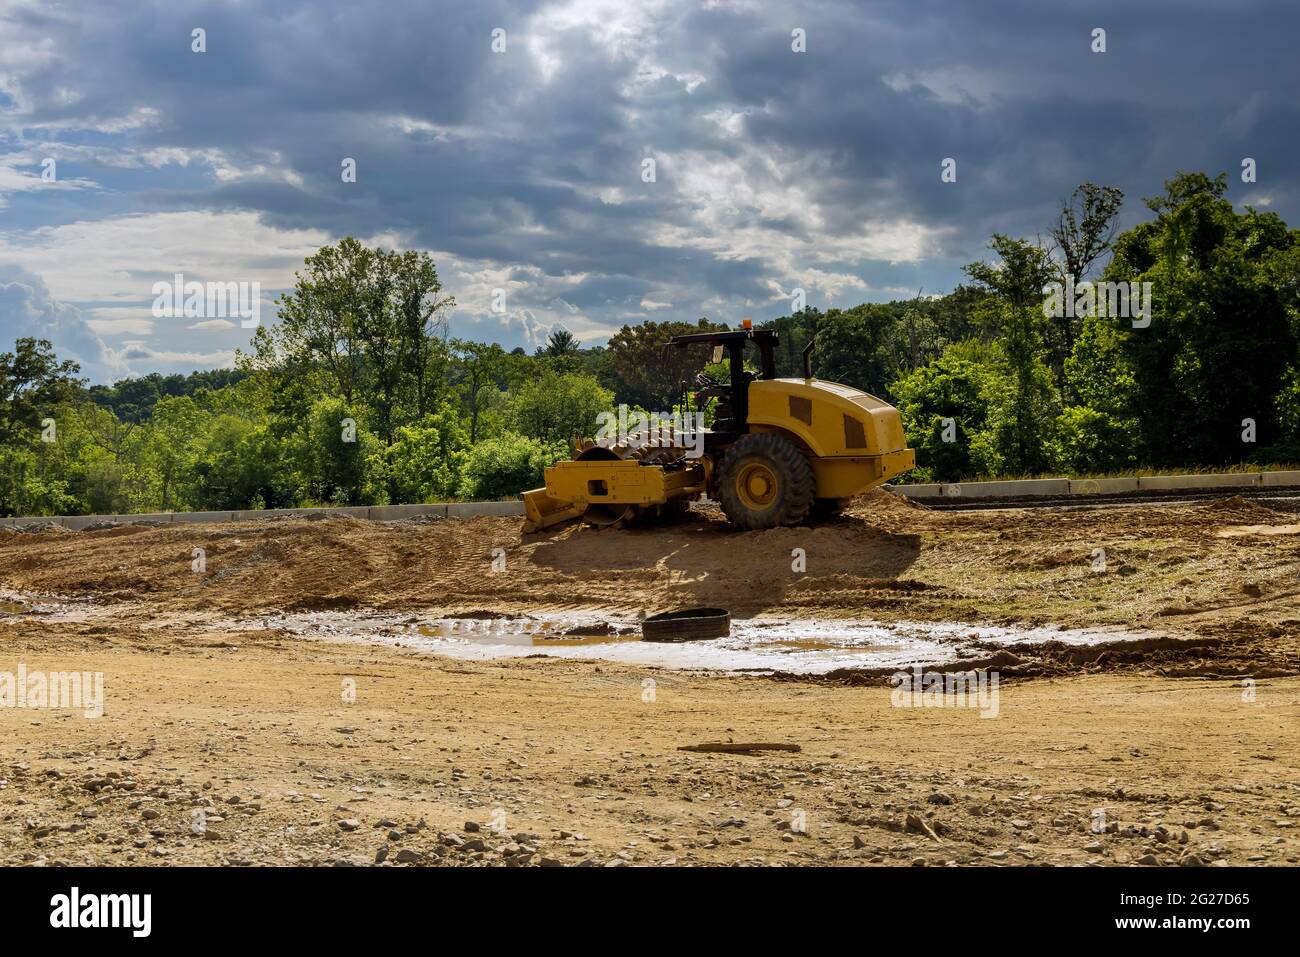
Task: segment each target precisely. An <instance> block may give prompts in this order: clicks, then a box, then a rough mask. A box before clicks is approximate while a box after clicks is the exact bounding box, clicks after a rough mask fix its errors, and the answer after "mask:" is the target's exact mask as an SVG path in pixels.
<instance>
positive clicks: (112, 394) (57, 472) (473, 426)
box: [0, 173, 1300, 514]
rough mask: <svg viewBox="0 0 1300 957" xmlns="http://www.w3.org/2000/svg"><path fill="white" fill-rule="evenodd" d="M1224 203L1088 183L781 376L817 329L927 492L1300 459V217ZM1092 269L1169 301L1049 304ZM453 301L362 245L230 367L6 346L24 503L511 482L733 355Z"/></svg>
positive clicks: (4, 449) (7, 441) (440, 491)
mask: <svg viewBox="0 0 1300 957" xmlns="http://www.w3.org/2000/svg"><path fill="white" fill-rule="evenodd" d="M1225 193H1226V178H1225V177H1223V176H1220V177H1218V178H1215V179H1211V178H1209V177H1207V176H1205V175H1203V174H1198V173H1192V174H1179V175H1178V176H1176V177H1175V178H1174V179H1172V180H1171V181H1169V182H1168V183H1167V184H1166V189H1165V193H1164V194H1163V195H1161V196H1158V197H1155V198H1153V199H1150V200H1147V207H1148V208H1149V209H1150V211H1151V213H1152V217H1151V218H1150V219H1148V220H1147V221H1145V222H1143V223H1141V224H1139V225H1138V226H1135V227H1133V228H1132V229H1130V230H1127V231H1125V232H1123V233H1119V234H1117V233H1116V225H1115V224H1116V220H1117V215H1118V212H1119V210H1120V208H1121V203H1122V200H1123V197H1122V195H1121V194H1120V193H1119V191H1118V190H1116V189H1114V188H1112V187H1100V186H1095V185H1093V184H1084V185H1083V186H1081V187H1079V189H1078V190H1076V191H1075V192H1074V194H1073V195H1072V196H1071V197H1070V198H1069V200H1067V201H1066V202H1065V203H1064V204H1063V206H1062V209H1061V213H1060V216H1059V218H1058V220H1057V221H1056V222H1055V223H1052V224H1048V235H1049V237H1050V239H1049V240H1048V241H1045V242H1042V243H1038V242H1030V241H1028V240H1024V239H1017V238H1013V237H1007V236H1001V235H995V236H994V237H993V239H992V241H991V243H990V246H991V250H992V252H993V254H994V256H993V259H994V261H993V262H992V263H985V262H979V263H972V264H971V265H969V266H968V267H966V273H967V277H968V282H966V283H965V284H963V285H961V286H959V287H958V288H957V289H956V290H954V291H953V292H951V293H950V294H948V295H944V296H932V297H918V298H916V299H914V300H906V301H898V302H890V303H867V304H863V305H860V306H856V307H854V308H852V309H844V310H840V309H830V310H827V311H825V312H822V311H819V310H817V309H811V308H809V309H804V310H802V311H800V312H798V313H796V314H793V315H787V316H783V317H780V318H776V319H771V320H768V321H767V322H765V323H762V325H767V326H773V327H775V328H777V329H779V330H780V332H781V333H782V336H781V345H780V348H779V351H778V356H777V359H778V371H779V372H780V373H781V374H783V375H800V374H801V371H800V370H801V358H800V355H801V352H802V349H803V347H804V345H805V344H806V343H807V342H808V341H809V339H810V338H812V337H815V338H816V346H815V351H814V374H815V375H817V376H818V377H820V378H824V379H829V380H832V381H837V382H842V383H845V384H848V385H852V386H855V387H859V388H862V389H864V390H865V391H868V392H871V393H874V394H876V395H880V396H882V397H884V398H886V399H888V400H889V401H891V402H894V403H895V404H897V405H898V406H899V408H900V409H901V410H902V412H903V416H904V420H905V424H906V428H907V431H908V437H909V441H910V443H911V444H912V445H913V446H914V447H915V448H916V449H917V460H918V468H917V469H916V471H915V472H914V473H912V474H911V475H910V476H909V477H908V478H909V480H913V481H924V480H931V479H937V480H943V481H950V480H963V479H972V478H980V477H990V476H995V475H1003V474H1016V475H1029V474H1042V473H1048V472H1053V471H1058V472H1067V473H1073V474H1080V473H1095V472H1107V471H1121V470H1129V469H1137V468H1143V467H1158V468H1169V467H1185V468H1189V469H1192V468H1199V467H1222V466H1225V465H1230V464H1236V463H1241V462H1254V463H1259V464H1269V463H1279V464H1280V463H1294V462H1300V357H1298V355H1297V342H1298V341H1300V238H1298V237H1300V233H1298V232H1297V231H1296V230H1289V229H1288V228H1287V226H1286V224H1285V223H1284V222H1283V221H1282V220H1281V219H1280V218H1279V217H1278V216H1277V215H1276V214H1273V213H1267V212H1263V213H1261V212H1258V211H1255V210H1247V211H1246V212H1244V213H1238V212H1236V211H1235V210H1234V209H1233V207H1232V204H1231V203H1230V202H1229V201H1228V200H1227V199H1226V198H1225ZM1089 280H1095V281H1101V282H1114V283H1119V282H1123V283H1125V284H1126V287H1125V288H1126V289H1127V288H1133V289H1136V290H1141V289H1142V288H1143V286H1142V284H1144V283H1146V284H1149V287H1146V288H1149V290H1150V297H1149V299H1147V300H1146V301H1145V303H1144V304H1143V307H1142V309H1143V311H1142V313H1141V315H1140V316H1135V315H1131V314H1123V313H1124V309H1123V308H1122V307H1123V306H1125V305H1130V306H1132V305H1134V303H1131V302H1128V303H1126V302H1123V301H1120V302H1118V306H1119V307H1120V308H1116V306H1117V302H1116V300H1115V298H1114V296H1113V295H1112V296H1111V298H1110V300H1107V298H1106V297H1105V296H1101V297H1098V301H1097V302H1096V303H1095V308H1093V309H1092V310H1091V311H1089V309H1088V308H1086V307H1087V303H1086V301H1085V300H1084V299H1083V298H1080V299H1079V301H1078V303H1077V305H1078V306H1079V308H1077V309H1075V308H1067V309H1065V310H1064V313H1063V314H1048V311H1046V310H1045V309H1044V303H1045V301H1047V302H1051V301H1052V300H1051V299H1050V297H1048V296H1047V295H1045V292H1044V290H1045V289H1047V288H1049V284H1051V283H1053V282H1057V283H1060V284H1061V285H1062V286H1063V287H1064V288H1066V289H1071V288H1075V289H1077V288H1079V287H1080V285H1081V284H1083V283H1085V281H1089ZM1128 284H1137V285H1136V286H1129V285H1128ZM1059 300H1060V297H1059V296H1058V297H1057V299H1056V301H1057V304H1058V305H1059ZM453 304H454V302H453V300H452V299H451V298H450V297H448V296H445V295H444V293H443V290H442V286H441V283H440V281H439V279H438V275H437V271H436V269H435V267H434V264H433V263H432V261H431V260H430V259H429V257H428V256H427V255H426V254H423V253H417V252H404V253H398V252H393V251H386V250H382V249H369V248H366V247H365V246H363V245H361V244H360V243H358V242H357V241H356V240H353V239H350V238H348V239H344V240H342V241H341V242H339V243H338V244H337V245H334V246H326V247H323V248H322V249H321V250H319V251H318V252H317V253H316V254H315V255H314V256H311V257H309V258H308V259H307V261H306V263H305V266H304V269H303V270H302V271H301V272H300V273H299V274H297V276H296V282H295V286H294V289H293V291H292V292H291V293H289V294H288V295H286V296H284V297H283V298H282V300H281V302H280V303H279V321H278V322H277V323H276V324H275V325H274V326H270V327H262V328H260V329H258V330H257V332H256V334H255V336H254V338H253V342H252V345H251V348H250V350H249V351H248V352H246V353H243V352H241V353H240V354H239V355H238V357H237V361H236V368H235V369H232V370H217V371H213V372H197V373H194V374H192V375H189V376H161V375H150V376H145V377H141V378H134V379H128V380H124V381H122V382H118V383H116V384H114V385H111V386H104V385H95V386H90V387H86V386H85V384H84V383H83V382H82V381H81V380H80V379H79V378H78V371H79V370H78V369H77V368H76V366H75V364H73V363H69V362H65V361H60V360H59V358H58V357H57V356H55V355H54V353H53V350H52V349H51V347H50V345H49V343H47V342H43V341H39V340H32V339H22V340H19V341H18V342H17V343H16V345H15V348H14V351H13V352H9V353H4V354H3V355H0V441H2V442H3V445H2V446H0V512H2V513H4V514H57V513H65V514H68V513H85V512H96V513H113V512H131V511H157V510H184V509H228V508H263V507H264V508H275V507H288V506H302V505H327V504H382V503H398V502H413V501H433V500H447V499H455V498H474V499H492V498H504V497H509V496H513V495H515V494H517V493H518V492H519V491H521V490H522V489H525V488H528V487H532V486H533V485H536V484H538V483H539V482H540V480H541V470H542V468H543V467H544V466H545V465H546V464H548V463H549V462H551V461H554V460H555V459H556V458H558V457H561V456H563V455H566V454H567V453H568V452H569V448H570V442H571V440H572V439H573V438H574V437H575V436H577V435H591V434H592V432H593V431H594V429H595V423H596V416H597V415H598V413H600V412H602V411H606V410H612V409H614V408H615V407H616V405H617V404H618V403H626V404H627V405H629V406H631V407H633V408H639V409H644V410H647V411H669V410H671V409H673V408H674V407H675V405H676V403H677V402H678V401H679V399H680V396H681V388H682V383H683V382H687V381H689V380H691V379H692V378H693V376H694V374H695V373H696V372H698V371H700V370H701V369H702V368H703V367H704V365H705V364H706V363H707V362H708V359H709V356H708V354H707V353H708V351H707V349H691V350H681V349H669V348H666V345H667V342H668V340H669V338H671V337H672V336H673V335H676V334H680V333H684V332H695V331H700V330H706V329H715V328H724V327H723V326H721V325H719V324H715V323H712V322H710V321H709V320H708V319H701V320H699V322H698V323H685V322H665V323H656V322H643V323H639V324H636V325H627V326H624V327H623V328H622V329H620V330H619V331H618V333H616V334H615V335H614V336H613V337H611V338H610V340H609V342H608V344H607V345H606V346H604V347H595V348H584V347H583V345H582V343H580V342H578V341H577V340H576V339H574V337H573V336H572V335H571V334H570V333H568V332H567V331H565V330H563V329H557V330H556V331H555V332H553V333H552V335H551V336H550V339H549V340H548V342H547V344H546V345H545V346H544V347H543V348H540V349H538V350H536V351H535V352H534V353H532V354H528V353H526V352H525V351H524V350H523V349H515V350H513V351H506V350H504V349H502V348H501V347H500V346H498V345H495V344H485V343H481V342H473V341H465V340H459V339H453V338H450V337H449V336H448V334H447V327H446V321H445V316H446V314H447V312H448V311H449V309H450V307H451V306H452V305H453ZM1071 305H1076V303H1074V302H1073V301H1072V302H1071ZM1147 307H1149V309H1148V308H1147ZM1056 312H1057V313H1060V312H1062V310H1059V309H1058V310H1056ZM719 371H721V370H719Z"/></svg>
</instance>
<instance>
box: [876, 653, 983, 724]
mask: <svg viewBox="0 0 1300 957" xmlns="http://www.w3.org/2000/svg"><path fill="white" fill-rule="evenodd" d="M889 684H890V687H892V688H893V691H891V692H890V694H889V702H890V704H892V705H893V706H894V707H895V708H975V709H978V710H979V713H980V717H981V718H996V717H997V716H998V709H999V704H998V672H996V671H948V672H944V671H925V670H923V669H922V668H921V666H920V665H913V666H912V670H911V672H907V671H898V672H895V673H894V674H893V675H892V676H891V677H890V679H889Z"/></svg>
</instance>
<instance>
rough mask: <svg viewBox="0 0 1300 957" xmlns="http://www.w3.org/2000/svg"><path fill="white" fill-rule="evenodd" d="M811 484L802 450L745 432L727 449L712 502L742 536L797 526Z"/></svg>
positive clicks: (778, 439) (809, 501) (808, 500)
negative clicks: (769, 529) (759, 530)
mask: <svg viewBox="0 0 1300 957" xmlns="http://www.w3.org/2000/svg"><path fill="white" fill-rule="evenodd" d="M816 490H817V483H816V480H815V478H814V477H813V470H812V466H811V465H809V464H808V457H807V456H805V455H804V453H803V450H802V449H800V448H799V447H798V446H797V445H795V444H794V443H793V442H791V441H790V440H789V439H787V438H785V437H784V436H782V435H776V434H775V433H771V432H751V433H749V434H748V435H742V436H741V437H740V438H738V439H736V441H735V442H733V443H732V444H731V447H730V448H728V449H727V451H726V453H725V454H724V455H723V456H722V462H721V464H720V465H719V467H718V498H719V500H720V501H721V502H722V510H723V511H724V512H726V513H727V518H728V519H729V520H730V522H731V524H733V525H735V526H736V527H737V528H740V529H744V530H746V531H753V530H755V529H760V528H775V527H776V526H778V525H798V524H799V523H800V522H802V521H803V520H804V518H805V517H806V516H807V514H808V510H809V509H810V508H812V504H813V499H814V497H815V496H816Z"/></svg>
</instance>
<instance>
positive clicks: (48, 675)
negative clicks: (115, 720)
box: [0, 662, 104, 718]
mask: <svg viewBox="0 0 1300 957" xmlns="http://www.w3.org/2000/svg"><path fill="white" fill-rule="evenodd" d="M0 708H35V709H41V710H46V709H50V710H72V711H80V712H81V713H82V714H83V715H85V716H86V717H87V718H102V717H103V716H104V673H103V672H102V671H28V670H27V665H26V664H25V663H23V662H19V663H18V672H17V673H16V674H15V673H14V672H12V671H0Z"/></svg>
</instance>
